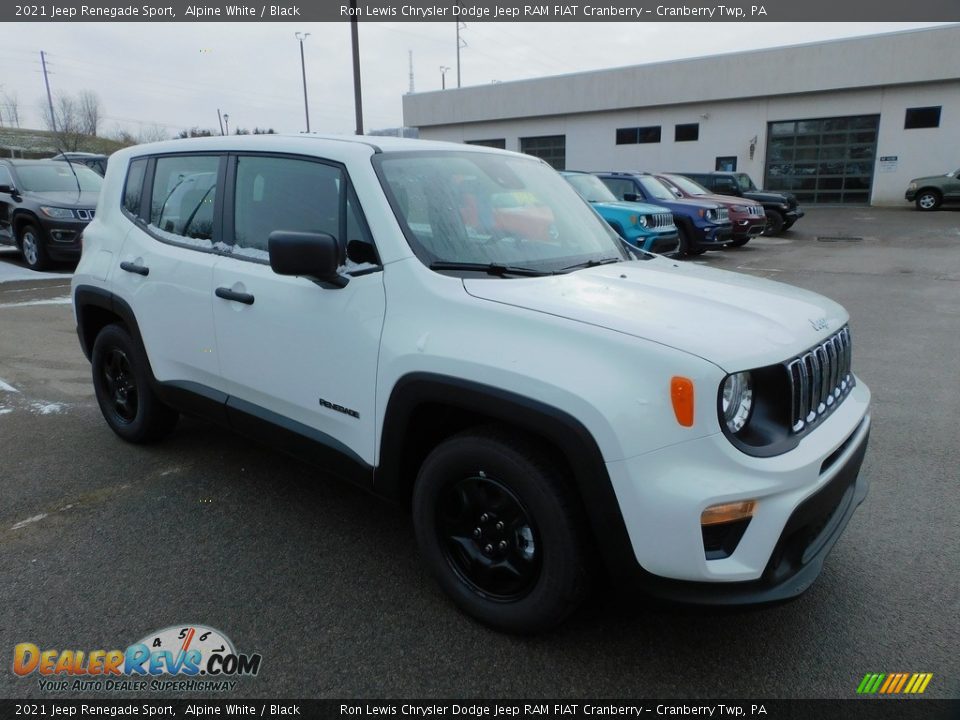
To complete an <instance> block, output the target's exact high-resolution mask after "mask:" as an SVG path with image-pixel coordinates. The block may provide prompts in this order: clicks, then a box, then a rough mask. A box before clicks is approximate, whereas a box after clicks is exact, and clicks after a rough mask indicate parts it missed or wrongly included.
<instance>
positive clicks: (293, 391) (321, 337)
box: [213, 155, 386, 465]
mask: <svg viewBox="0 0 960 720" xmlns="http://www.w3.org/2000/svg"><path fill="white" fill-rule="evenodd" d="M227 198H228V199H227V205H226V208H225V212H224V228H225V238H226V239H227V242H228V244H231V245H232V248H233V249H232V252H230V253H228V254H224V255H223V256H222V257H220V258H219V259H218V261H217V264H216V266H215V268H214V278H213V285H214V288H215V289H217V290H219V292H220V294H221V297H217V298H215V300H214V320H215V323H216V333H217V345H218V347H219V349H220V358H221V367H222V372H223V376H224V378H225V379H226V381H227V383H228V385H229V393H230V395H231V399H230V405H231V407H232V408H233V409H235V410H239V411H241V412H242V413H244V414H246V415H248V416H249V415H252V416H255V417H258V418H259V419H262V420H266V421H267V422H270V423H273V424H276V425H280V426H281V427H283V428H284V429H286V430H290V431H292V432H294V433H297V434H299V435H301V436H306V437H308V438H310V439H313V440H319V441H320V442H321V443H323V444H327V445H330V446H334V447H336V448H337V449H340V450H342V449H343V447H342V446H346V448H347V449H349V450H350V451H352V454H353V455H356V456H359V458H360V459H362V460H363V461H364V462H365V463H367V464H368V465H372V464H373V459H374V445H375V442H374V438H375V435H376V433H375V422H374V408H375V395H376V376H377V357H378V352H379V347H380V331H381V329H382V327H383V320H384V313H385V309H386V302H385V295H384V287H383V273H382V272H381V271H380V268H379V266H377V265H370V266H368V267H366V269H365V270H361V271H359V274H357V273H354V274H352V275H350V273H349V271H348V270H347V268H346V267H345V268H344V272H345V273H347V274H348V277H350V280H349V282H348V283H347V285H346V286H345V287H343V288H328V287H321V286H320V285H318V284H316V283H315V282H313V281H312V280H310V279H307V278H302V277H287V276H281V275H277V274H276V273H274V272H273V270H271V269H270V265H269V255H268V252H267V238H268V236H269V235H270V233H271V232H272V231H274V230H292V231H302V232H323V233H328V234H330V235H333V236H334V237H336V238H337V239H338V240H339V241H340V245H341V250H342V254H343V255H344V257H345V248H346V243H347V242H348V241H350V240H356V241H360V242H363V243H372V240H371V237H370V234H369V231H368V229H367V226H366V223H365V222H364V220H363V217H362V213H361V212H360V209H359V206H358V204H357V201H356V199H355V197H354V196H353V195H352V191H351V189H350V187H349V182H348V178H347V174H346V171H345V169H344V168H343V167H341V166H340V165H338V164H335V163H326V162H321V161H316V160H312V159H306V158H300V157H292V156H271V155H238V156H233V157H232V158H231V163H230V167H229V170H228V173H227ZM224 295H225V296H226V297H222V296H224ZM348 454H350V453H348Z"/></svg>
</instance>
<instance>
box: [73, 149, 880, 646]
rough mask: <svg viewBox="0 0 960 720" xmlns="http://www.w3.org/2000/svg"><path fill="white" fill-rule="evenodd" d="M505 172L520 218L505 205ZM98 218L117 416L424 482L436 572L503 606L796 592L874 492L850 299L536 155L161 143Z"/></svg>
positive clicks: (90, 347) (86, 345)
mask: <svg viewBox="0 0 960 720" xmlns="http://www.w3.org/2000/svg"><path fill="white" fill-rule="evenodd" d="M503 193H512V194H523V197H525V198H526V200H525V201H524V202H522V203H514V204H513V205H511V213H510V216H509V219H507V218H506V217H505V216H503V214H502V213H501V214H497V213H493V212H487V211H484V208H493V207H496V206H497V204H496V202H495V199H496V197H497V196H499V195H502V194H503ZM544 229H546V230H545V231H544ZM84 238H85V242H84V248H83V256H82V259H81V261H80V266H79V268H78V269H77V272H76V275H75V277H74V280H73V298H74V308H75V313H76V319H77V327H78V333H79V336H80V342H81V344H82V347H83V349H84V352H85V353H86V354H87V356H88V357H89V358H90V360H91V363H92V369H93V382H94V388H95V391H96V397H97V400H98V402H99V404H100V407H101V410H102V411H103V415H104V417H105V418H106V421H107V424H108V425H109V426H110V427H111V428H112V429H113V430H114V432H116V433H117V434H118V435H120V436H121V437H122V438H125V439H126V440H129V441H131V442H145V441H150V440H156V439H158V438H160V437H162V436H164V435H165V434H167V433H168V432H170V431H171V429H172V428H173V426H174V423H175V422H176V419H177V414H178V412H187V413H192V414H198V415H202V416H206V417H208V418H211V419H213V420H215V421H218V422H220V423H223V424H225V425H227V426H229V427H231V428H234V429H236V430H237V431H239V432H241V433H246V434H248V435H250V436H252V437H254V438H257V439H263V440H270V441H273V442H274V443H276V444H277V445H279V446H280V447H282V448H283V449H285V450H288V451H290V452H293V453H297V454H300V455H302V456H305V457H307V458H309V459H311V460H313V461H315V462H317V463H318V464H319V465H320V466H321V467H322V468H323V469H324V470H325V471H326V472H325V474H326V473H330V474H335V475H339V476H342V477H344V478H347V479H349V480H352V481H354V482H356V483H358V484H359V485H361V486H363V487H364V488H366V489H368V490H371V491H372V492H373V493H375V494H377V495H380V496H383V497H387V498H392V499H394V500H397V501H399V502H401V503H403V504H405V505H406V506H408V507H410V508H411V509H412V515H413V522H414V526H415V531H416V536H417V540H418V543H419V547H420V550H421V552H422V555H423V558H424V561H425V562H426V564H427V565H428V566H429V568H430V570H431V571H432V573H433V574H434V576H435V577H436V579H437V581H438V582H439V584H440V585H441V586H442V587H443V588H444V590H446V592H447V593H449V594H450V595H451V596H452V598H453V599H454V600H455V601H456V602H457V603H458V604H459V605H460V607H461V608H463V609H464V610H465V611H466V612H468V613H470V614H472V615H473V616H475V617H477V618H479V619H480V620H482V621H484V622H486V623H489V624H491V625H493V626H496V627H499V628H502V629H507V630H512V631H520V632H532V631H536V630H542V629H544V628H548V627H550V626H553V625H555V624H557V623H559V622H560V621H561V620H562V619H563V618H564V617H566V616H567V615H568V614H569V613H570V612H571V611H572V610H573V609H574V608H575V607H576V606H577V604H578V603H579V601H580V600H581V599H582V598H583V597H584V594H585V592H586V591H587V589H588V587H589V584H588V580H589V578H590V574H591V572H592V571H596V570H600V569H601V568H602V569H604V570H605V571H606V572H607V573H609V574H610V575H612V576H614V577H615V578H617V579H619V580H624V581H628V580H634V581H638V582H639V584H640V585H641V586H642V587H643V588H645V589H646V590H647V591H648V592H650V593H654V594H657V595H659V596H663V597H669V598H676V599H680V600H684V601H693V602H705V603H745V602H762V601H771V600H779V599H783V598H787V597H790V596H794V595H797V594H799V593H801V592H802V591H803V590H804V589H806V588H807V587H808V586H809V585H810V584H811V583H812V582H813V580H814V578H815V577H816V576H817V574H818V573H819V571H820V568H821V566H822V563H823V560H824V557H825V556H826V554H827V553H828V552H829V550H830V549H831V547H832V546H833V545H834V543H835V541H836V539H837V537H838V536H839V535H840V533H841V531H842V530H843V528H844V527H845V526H846V524H847V522H848V520H849V519H850V517H851V515H852V513H853V511H854V509H855V508H856V506H857V505H858V504H859V503H860V501H861V500H862V499H863V498H864V496H865V494H866V492H867V484H866V481H865V480H864V479H863V478H860V477H859V469H860V464H861V461H862V459H863V456H864V452H865V450H866V445H867V434H868V431H869V426H870V419H869V414H868V406H869V401H870V393H869V391H868V390H867V388H866V386H865V385H864V384H863V383H862V382H860V381H859V380H858V379H856V378H855V376H854V375H853V373H852V371H851V336H850V332H849V329H848V325H847V323H848V315H847V313H846V311H844V309H843V308H842V307H840V306H839V305H837V304H836V303H834V302H832V301H830V300H828V299H826V298H823V297H821V296H819V295H815V294H813V293H810V292H806V291H803V290H800V289H796V288H793V287H789V286H787V285H781V284H777V283H773V282H770V281H767V280H763V279H759V278H754V277H748V276H745V275H740V274H736V273H726V272H722V271H719V270H714V269H710V268H705V267H697V266H686V265H684V264H682V263H678V262H675V261H672V260H668V259H666V258H663V257H659V256H655V255H651V254H647V253H644V252H643V251H640V250H637V249H633V248H631V247H630V246H629V245H628V244H626V243H625V242H623V241H622V240H621V239H620V238H619V237H618V236H617V235H616V234H615V233H614V232H613V231H612V230H611V229H610V228H609V227H608V226H607V225H606V224H605V223H604V222H603V221H602V220H601V219H600V218H599V217H598V216H597V215H596V214H595V213H594V212H592V211H591V209H590V208H589V207H588V206H587V205H586V204H585V203H584V202H582V201H581V200H580V198H579V197H578V196H577V195H576V193H575V192H574V190H573V189H572V188H571V187H570V186H569V185H568V184H567V183H566V182H565V181H564V180H563V179H562V178H561V177H560V176H559V175H558V174H557V173H556V172H554V171H553V170H552V169H551V168H550V167H549V166H548V165H546V164H545V163H544V162H542V161H541V160H538V159H536V158H531V157H528V156H523V155H517V154H514V153H508V152H504V151H498V150H491V149H488V148H480V147H469V146H460V145H451V144H447V143H437V142H423V141H412V140H400V139H390V138H340V139H337V138H322V137H318V136H299V137H279V136H259V137H258V136H246V137H218V138H204V139H191V140H184V141H171V142H165V143H159V144H155V145H142V146H137V147H133V148H128V149H125V150H121V151H120V152H118V153H116V154H115V155H114V156H113V157H112V158H111V160H110V165H109V168H108V170H107V176H106V181H105V184H104V188H103V193H102V195H101V200H100V204H99V206H98V208H97V215H96V219H95V220H94V221H93V222H92V223H91V224H90V225H89V226H88V228H87V230H86V232H85V234H84Z"/></svg>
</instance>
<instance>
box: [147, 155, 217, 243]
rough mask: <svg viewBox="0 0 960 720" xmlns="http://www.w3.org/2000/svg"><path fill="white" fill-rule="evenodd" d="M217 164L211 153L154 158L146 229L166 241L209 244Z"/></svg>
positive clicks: (211, 232) (211, 233)
mask: <svg viewBox="0 0 960 720" xmlns="http://www.w3.org/2000/svg"><path fill="white" fill-rule="evenodd" d="M219 163H220V159H219V158H218V157H216V156H213V155H182V156H175V157H161V158H158V159H157V167H156V171H155V172H154V176H153V193H152V197H151V199H150V229H151V230H153V231H154V232H156V233H158V234H159V235H160V237H162V238H164V239H167V240H173V241H175V242H187V243H188V244H191V245H199V246H207V247H212V244H213V208H214V204H215V201H216V192H217V168H218V166H219ZM191 241H193V242H191Z"/></svg>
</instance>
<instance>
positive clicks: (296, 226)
mask: <svg viewBox="0 0 960 720" xmlns="http://www.w3.org/2000/svg"><path fill="white" fill-rule="evenodd" d="M236 177H237V180H236V192H235V201H234V217H233V226H234V245H235V250H234V255H236V256H240V257H249V258H254V259H258V260H266V259H267V257H268V255H267V239H268V238H269V237H270V233H272V232H273V231H275V230H290V231H296V232H311V233H326V234H328V235H332V236H333V237H334V238H336V239H337V240H338V242H339V243H340V246H341V252H343V251H345V249H346V246H347V243H348V242H349V241H350V240H358V241H361V242H364V243H370V242H371V240H370V236H369V233H368V231H367V227H366V224H365V223H364V221H363V218H362V216H361V215H360V213H359V212H358V208H357V204H356V201H355V199H354V198H353V197H352V194H348V195H347V196H346V197H344V195H343V193H344V192H345V191H346V190H347V188H348V183H347V182H346V178H345V174H344V172H343V171H342V170H341V169H340V168H338V167H335V166H333V165H326V164H324V163H321V162H313V161H309V160H299V159H296V158H287V157H267V156H253V157H238V158H237V172H236Z"/></svg>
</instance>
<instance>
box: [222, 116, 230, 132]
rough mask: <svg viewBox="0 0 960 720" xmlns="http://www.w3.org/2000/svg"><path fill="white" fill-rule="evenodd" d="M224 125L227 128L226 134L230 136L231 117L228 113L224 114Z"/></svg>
mask: <svg viewBox="0 0 960 720" xmlns="http://www.w3.org/2000/svg"><path fill="white" fill-rule="evenodd" d="M223 124H224V125H225V126H226V128H227V132H226V133H225V134H226V135H229V134H230V116H229V115H227V114H226V113H224V114H223Z"/></svg>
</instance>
